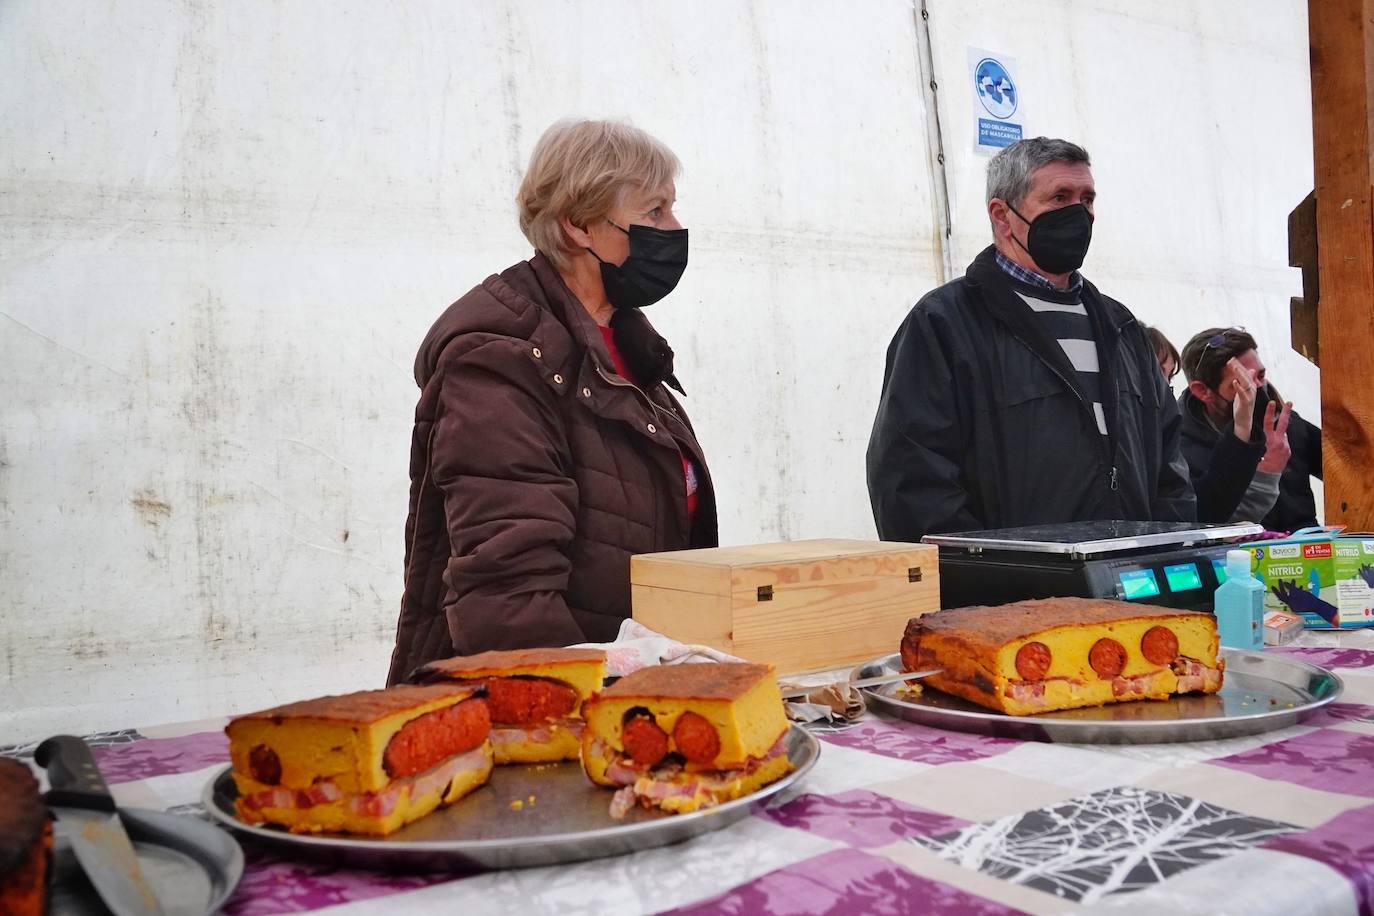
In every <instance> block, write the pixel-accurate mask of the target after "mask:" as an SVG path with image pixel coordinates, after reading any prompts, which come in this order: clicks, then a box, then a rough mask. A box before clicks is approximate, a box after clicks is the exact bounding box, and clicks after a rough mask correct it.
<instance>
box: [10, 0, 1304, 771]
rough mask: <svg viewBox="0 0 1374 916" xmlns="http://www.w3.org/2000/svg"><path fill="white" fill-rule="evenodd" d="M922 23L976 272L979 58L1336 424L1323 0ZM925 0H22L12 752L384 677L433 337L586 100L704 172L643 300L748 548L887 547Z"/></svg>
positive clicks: (1192, 285) (505, 240)
mask: <svg viewBox="0 0 1374 916" xmlns="http://www.w3.org/2000/svg"><path fill="white" fill-rule="evenodd" d="M927 5H928V8H929V11H930V28H931V35H932V50H933V55H934V61H935V73H934V74H933V75H934V76H935V77H936V79H937V82H938V84H939V85H940V87H941V88H940V91H939V93H938V95H939V97H940V105H941V117H942V125H943V129H944V130H943V136H944V143H945V150H946V160H947V164H948V183H949V190H950V194H951V199H952V203H953V226H954V235H953V251H952V259H953V263H954V264H955V265H957V269H958V270H962V268H963V266H964V265H965V264H966V263H967V262H968V260H970V259H971V257H972V256H973V255H974V254H975V253H976V252H977V250H978V249H980V248H981V247H982V246H983V244H985V239H986V238H987V230H986V218H985V217H984V216H983V211H982V205H981V201H982V168H983V165H984V163H985V161H986V160H985V158H983V157H981V156H978V155H976V154H974V153H973V152H972V140H971V133H970V131H971V129H972V127H971V118H970V117H969V114H968V112H969V111H970V105H971V102H970V97H969V95H968V94H967V93H968V92H969V91H970V90H969V89H968V88H967V86H966V83H967V79H966V78H965V76H964V69H965V67H966V64H965V47H966V46H967V45H969V44H976V45H979V46H982V47H988V48H994V49H997V50H1001V51H1004V52H1006V53H1008V54H1012V55H1015V56H1018V57H1019V59H1020V62H1021V66H1022V69H1023V75H1022V81H1023V83H1024V84H1025V88H1024V91H1025V92H1026V93H1027V94H1028V95H1031V96H1032V98H1033V105H1034V107H1033V108H1030V109H1028V112H1029V114H1030V115H1032V117H1031V118H1030V120H1029V121H1028V128H1029V129H1030V130H1031V131H1032V132H1033V133H1050V134H1059V135H1062V136H1067V137H1073V138H1077V139H1081V140H1082V141H1083V142H1085V144H1086V145H1087V146H1088V147H1089V149H1090V150H1091V152H1092V154H1093V156H1094V162H1095V173H1096V175H1097V178H1098V181H1099V185H1100V186H1101V190H1102V202H1101V207H1100V209H1099V223H1098V226H1097V230H1096V233H1097V235H1096V241H1095V244H1094V248H1093V252H1092V254H1091V255H1090V257H1089V261H1088V264H1087V267H1086V268H1085V270H1086V271H1087V272H1088V274H1089V275H1090V276H1091V277H1093V278H1094V279H1095V280H1096V281H1097V282H1098V283H1099V284H1100V285H1101V286H1102V288H1103V289H1104V290H1105V291H1107V292H1108V293H1110V294H1112V295H1115V296H1117V297H1118V298H1121V299H1122V300H1123V301H1125V302H1126V303H1127V304H1128V305H1131V306H1132V307H1133V308H1135V309H1136V310H1137V312H1138V313H1139V314H1140V315H1141V317H1142V318H1144V319H1146V320H1150V321H1153V322H1155V323H1158V324H1160V325H1161V326H1162V327H1163V328H1164V329H1165V330H1166V332H1167V333H1169V334H1170V335H1171V336H1172V337H1174V339H1175V340H1176V341H1177V342H1180V343H1181V342H1182V339H1184V338H1185V337H1186V336H1187V334H1188V333H1191V331H1192V330H1194V329H1195V327H1196V326H1198V325H1200V324H1201V323H1203V322H1209V323H1210V322H1214V323H1218V324H1231V323H1240V324H1245V325H1246V326H1248V327H1250V328H1251V329H1252V330H1255V331H1256V333H1257V335H1258V336H1259V337H1260V339H1261V341H1262V342H1263V343H1265V344H1266V347H1265V350H1264V354H1265V356H1266V358H1267V359H1268V360H1269V362H1270V364H1271V366H1273V367H1274V374H1275V378H1276V380H1278V381H1279V383H1280V384H1281V385H1282V387H1283V389H1284V391H1285V393H1286V394H1288V395H1289V396H1290V397H1292V398H1293V399H1294V400H1295V401H1297V402H1298V404H1299V407H1300V409H1302V410H1303V411H1304V412H1305V413H1307V414H1308V415H1309V416H1311V417H1312V418H1313V419H1316V401H1317V396H1316V392H1317V387H1316V380H1315V379H1316V376H1315V372H1314V371H1311V370H1309V369H1308V368H1307V367H1306V366H1305V364H1304V363H1303V362H1302V361H1301V360H1300V359H1298V358H1297V357H1296V356H1293V355H1290V354H1288V353H1287V352H1286V349H1287V348H1286V340H1287V333H1286V328H1287V318H1286V315H1287V297H1288V296H1289V295H1293V294H1296V293H1297V292H1298V287H1299V282H1298V277H1297V272H1296V271H1292V270H1289V269H1287V268H1286V267H1284V266H1283V265H1284V264H1285V262H1286V244H1285V241H1284V238H1285V237H1284V216H1285V214H1286V213H1287V211H1288V209H1289V208H1290V207H1291V206H1292V205H1293V204H1296V202H1297V201H1298V200H1299V199H1300V198H1301V197H1302V195H1303V194H1304V193H1305V192H1306V190H1307V189H1308V188H1309V187H1310V186H1311V164H1310V162H1311V156H1310V116H1309V111H1308V104H1307V85H1308V84H1307V61H1306V26H1305V19H1304V12H1303V9H1304V7H1303V4H1302V3H1300V2H1297V0H1288V2H1277V0H1274V2H1268V3H1239V2H1232V3H1215V4H1213V3H1206V4H1203V3H1173V4H1168V3H1164V4H1150V5H1148V9H1137V8H1138V7H1140V4H1137V3H1134V2H1130V0H1117V2H1099V3H1086V2H1058V3H1050V2H1043V0H1037V2H1025V3H1019V4H1011V5H1006V4H1003V5H994V4H992V3H985V2H981V0H979V2H969V0H960V2H954V0H939V2H935V0H930V2H928V4H927ZM1202 8H1205V9H1206V10H1207V12H1206V14H1205V15H1204V14H1203V13H1202V12H1200V10H1201V9H1202ZM918 11H919V5H917V7H916V8H913V6H912V4H911V3H909V2H905V0H886V2H872V3H867V4H863V5H858V6H856V5H853V4H842V3H821V2H811V3H798V2H769V0H754V2H734V0H715V2H698V3H692V4H673V5H669V4H657V3H639V2H597V3H590V2H588V3H575V2H539V0H524V2H517V0H502V2H484V3H468V4H453V3H439V2H434V3H419V2H410V3H402V4H390V5H387V6H384V7H383V6H378V5H376V4H371V3H362V2H355V0H336V2H330V3H301V2H289V3H288V2H273V3H269V2H262V3H229V2H221V0H213V2H208V3H181V2H170V0H168V2H153V0H146V2H138V3H127V4H105V5H96V4H61V5H58V4H49V3H42V2H40V0H15V2H9V3H5V4H3V5H0V47H4V48H5V49H6V53H5V54H4V55H0V391H4V392H5V396H4V397H3V398H0V744H3V743H5V742H6V741H8V740H15V741H18V740H26V739H32V738H37V737H41V736H42V735H43V734H44V733H50V732H52V731H55V730H59V729H66V730H73V731H83V730H92V729H96V728H104V727H113V726H119V725H128V724H147V723H155V722H162V721H171V720H177V719H187V718H196V717H201V716H206V715H213V714H220V713H226V712H231V711H241V710H245V709H249V708H253V707H257V706H261V705H264V704H267V703H273V702H278V701H282V700H287V699H292V698H297V697H300V696H306V695H311V694H318V693H324V692H330V691H341V690H347V689H354V688H357V687H360V686H366V685H370V684H378V683H380V681H381V679H382V677H383V675H384V672H385V668H386V663H387V658H388V654H389V651H390V645H391V638H392V633H393V629H394V625H395V619H396V612H397V607H398V602H399V595H400V586H401V558H402V552H403V548H404V545H403V543H402V527H403V523H404V516H405V507H406V496H407V488H408V481H407V477H406V465H407V454H408V447H409V435H410V418H411V415H412V412H413V408H414V403H415V397H416V394H417V392H416V389H415V385H414V381H413V379H412V378H411V369H410V366H411V361H412V359H413V355H414V351H415V347H416V345H417V344H418V342H419V340H420V338H421V337H422V336H423V334H424V332H425V330H426V329H427V328H428V326H429V324H430V322H431V321H432V320H433V319H434V318H435V317H436V316H437V315H438V313H439V312H440V311H441V310H442V309H443V307H444V306H445V305H446V304H447V303H448V302H450V301H452V300H453V299H454V298H456V297H457V296H458V295H460V294H461V293H463V292H464V291H466V290H467V289H468V288H470V287H471V286H472V285H473V284H474V283H476V282H478V281H479V280H480V279H481V278H483V277H484V276H486V275H487V274H489V273H492V272H494V271H497V270H500V269H503V268H504V267H506V266H508V265H509V264H511V263H513V262H514V261H516V260H519V259H521V258H523V257H526V256H528V245H527V244H526V243H525V241H524V239H523V237H522V236H521V235H520V233H519V231H518V228H517V227H516V225H515V219H514V207H513V204H512V198H513V196H514V193H515V189H516V187H517V184H518V181H519V176H520V173H521V171H522V169H523V166H524V164H525V161H526V160H527V158H528V155H529V152H530V149H531V148H532V146H533V144H534V142H535V140H536V139H537V138H538V136H539V134H540V133H541V132H542V130H543V129H544V128H545V127H546V126H547V125H548V124H549V123H550V122H552V121H554V120H556V119H558V118H560V117H565V116H569V115H587V116H607V117H626V118H629V119H631V120H632V121H633V122H634V123H636V124H638V125H639V126H641V127H644V128H645V129H647V130H649V131H651V132H652V133H654V134H656V135H658V136H659V137H661V138H662V139H664V140H665V141H666V142H667V143H668V144H669V145H670V146H672V147H673V148H674V149H675V150H676V151H677V153H678V154H679V156H680V157H681V159H682V161H683V163H684V166H685V170H684V173H683V175H682V177H681V178H680V180H679V184H678V191H679V198H680V201H681V205H680V211H681V213H682V216H683V218H684V222H685V223H686V224H687V225H689V226H690V227H691V230H692V262H691V267H690V269H689V270H688V272H687V274H686V277H685V278H684V280H683V282H682V284H681V286H680V288H679V290H678V291H677V292H675V293H674V294H673V295H672V296H671V297H670V298H669V299H668V300H666V301H665V302H663V303H662V304H660V305H657V306H655V307H654V308H653V310H652V318H653V320H654V321H655V322H656V323H657V325H658V326H659V328H660V330H661V331H662V332H663V333H664V334H665V336H667V337H668V339H669V340H670V341H671V342H672V343H673V345H674V347H675V349H676V350H677V359H678V367H679V374H680V375H681V377H682V379H683V382H684V384H685V385H686V387H687V390H688V393H689V398H688V400H687V405H688V409H689V410H690V412H691V415H692V418H693V420H694V422H695V424H696V426H697V428H698V432H699V433H700V438H701V440H702V442H703V444H704V446H705V448H706V450H707V455H708V457H709V459H710V462H711V466H712V471H713V473H714V476H715V478H716V483H717V486H718V487H719V489H720V492H721V503H722V506H721V533H722V539H723V541H724V542H726V543H741V542H748V541H762V540H778V539H785V538H798V537H817V536H857V537H870V536H872V534H873V525H872V520H871V517H870V515H869V510H868V504H867V494H866V488H865V484H864V477H863V454H864V450H865V447H866V444H867V438H868V432H869V427H870V424H871V422H872V414H873V408H874V405H875V403H876V399H877V393H878V387H879V384H880V382H881V376H882V360H883V353H884V350H885V348H886V345H887V342H888V340H889V338H890V336H891V334H892V332H893V330H894V329H895V328H896V325H897V324H898V323H899V322H900V320H901V318H902V316H903V315H904V314H905V313H906V311H907V310H908V309H909V308H910V306H911V305H912V303H914V301H915V300H916V298H917V297H918V296H919V295H920V294H921V293H922V292H924V291H925V290H927V289H929V288H930V287H932V286H934V285H935V284H936V283H938V282H939V280H940V278H941V275H942V269H943V268H942V266H941V265H942V261H943V253H942V251H941V248H940V241H941V239H940V236H941V232H942V229H941V225H942V223H943V215H942V212H941V208H940V207H939V206H938V205H937V203H936V200H937V199H938V198H937V197H936V196H935V194H934V193H933V192H934V189H935V188H936V187H937V186H938V182H939V181H940V179H941V176H940V172H939V169H938V168H936V167H935V164H934V162H933V161H932V159H931V157H930V155H929V152H928V142H927V139H928V134H927V126H928V121H927V112H926V105H925V101H924V96H923V84H924V82H925V80H926V79H927V78H928V76H929V74H923V73H922V71H921V67H920V63H919V55H918V48H919V38H918V30H917V23H918V21H919V20H918ZM1239 16H1243V17H1244V20H1243V21H1239V22H1232V21H1230V18H1229V17H1239Z"/></svg>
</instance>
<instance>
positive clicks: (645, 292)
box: [587, 220, 687, 309]
mask: <svg viewBox="0 0 1374 916" xmlns="http://www.w3.org/2000/svg"><path fill="white" fill-rule="evenodd" d="M606 222H608V223H611V225H612V226H615V227H616V228H617V229H619V230H620V231H621V232H623V233H625V234H626V235H628V236H629V237H630V256H629V257H628V258H626V259H625V263H623V264H619V265H617V264H612V263H610V262H609V261H602V260H601V255H599V254H597V253H596V252H595V251H592V249H590V248H588V249H587V250H588V251H591V252H592V257H594V258H596V259H597V260H598V261H601V282H602V283H603V284H604V285H605V287H606V299H607V300H608V301H609V302H610V303H611V305H613V306H615V307H616V308H618V309H639V308H644V306H646V305H653V304H654V303H655V302H657V301H658V300H660V299H662V298H663V297H664V296H666V295H668V294H669V293H671V292H672V291H673V287H675V286H677V281H678V280H680V279H682V272H683V271H685V270H686V269H687V230H686V229H655V228H654V227H653V226H637V225H634V224H631V226H630V228H629V229H626V228H624V227H623V226H617V225H616V224H615V223H614V222H611V220H606Z"/></svg>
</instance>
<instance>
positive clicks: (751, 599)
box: [630, 539, 940, 674]
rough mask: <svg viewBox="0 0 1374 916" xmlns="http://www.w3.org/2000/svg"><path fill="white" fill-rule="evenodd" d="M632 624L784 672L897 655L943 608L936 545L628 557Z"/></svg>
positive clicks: (792, 546) (830, 544)
mask: <svg viewBox="0 0 1374 916" xmlns="http://www.w3.org/2000/svg"><path fill="white" fill-rule="evenodd" d="M630 583H631V592H632V598H633V603H634V612H633V613H634V619H635V620H637V621H639V622H640V623H642V624H644V625H645V626H646V627H649V628H650V629H653V630H656V631H658V632H659V633H662V634H664V635H665V636H671V637H672V638H673V639H676V640H678V641H680V642H686V643H701V644H704V645H708V646H712V647H714V648H717V649H722V650H724V651H726V652H729V653H730V654H732V655H738V656H740V657H741V658H745V659H748V660H750V661H759V662H772V663H773V664H774V665H776V666H777V670H778V673H779V674H795V673H800V672H804V671H818V670H823V669H827V668H838V667H840V666H842V665H849V664H853V663H856V662H863V661H867V660H869V659H872V658H877V657H878V656H880V655H887V654H888V653H891V652H896V651H897V650H898V648H899V646H900V645H901V640H902V632H903V630H904V629H905V627H906V622H907V621H908V620H910V619H911V618H912V617H916V616H918V615H920V614H924V613H926V612H927V611H934V610H938V609H939V607H940V573H939V554H938V551H937V548H935V547H932V546H930V545H928V544H903V543H896V542H883V541H856V540H842V539H827V540H815V541H791V542H789V543H785V544H755V545H750V546H745V547H715V548H710V549H707V550H680V551H674V552H671V553H649V554H641V555H639V556H636V557H631V558H630Z"/></svg>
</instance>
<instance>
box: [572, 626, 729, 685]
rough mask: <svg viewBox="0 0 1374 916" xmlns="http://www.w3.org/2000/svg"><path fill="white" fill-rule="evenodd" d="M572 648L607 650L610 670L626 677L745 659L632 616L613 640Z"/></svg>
mask: <svg viewBox="0 0 1374 916" xmlns="http://www.w3.org/2000/svg"><path fill="white" fill-rule="evenodd" d="M572 648H575V649H604V650H606V673H607V674H609V675H611V676H612V677H624V676H625V675H627V674H629V673H630V672H631V671H638V670H639V669H640V668H647V667H648V666H650V665H682V664H690V663H693V662H740V661H744V659H742V658H736V657H735V656H733V655H729V654H727V653H725V652H722V651H720V650H719V649H712V648H711V647H710V646H698V645H691V644H688V643H682V642H678V641H677V640H676V639H670V638H668V637H667V636H664V635H663V634H662V633H656V632H654V631H653V630H651V629H649V628H648V627H646V626H644V625H643V624H640V623H636V622H635V621H634V620H632V619H630V618H628V617H627V618H625V619H624V620H622V621H621V622H620V632H619V633H617V634H616V635H615V640H614V641H613V642H587V643H579V644H578V645H576V646H573V647H572Z"/></svg>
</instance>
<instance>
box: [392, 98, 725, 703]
mask: <svg viewBox="0 0 1374 916" xmlns="http://www.w3.org/2000/svg"><path fill="white" fill-rule="evenodd" d="M678 168H679V166H678V160H677V157H676V156H674V155H673V153H672V151H670V150H669V149H668V148H667V147H666V146H664V145H663V144H662V143H661V142H659V141H658V140H656V139H655V138H653V137H651V136H649V135H648V134H646V133H644V132H643V131H641V130H638V129H636V128H634V127H631V126H629V125H628V124H622V123H617V122H612V121H565V122H560V123H558V124H555V125H553V126H552V127H550V128H549V129H548V131H546V132H545V133H544V135H543V137H541V138H540V140H539V142H538V143H537V144H536V145H535V148H534V153H533V155H532V156H531V157H530V164H529V168H528V170H527V171H526V172H525V176H524V180H523V182H522V183H521V185H520V191H519V194H518V195H517V198H516V203H517V206H518V210H519V220H520V229H521V231H522V232H524V234H525V237H526V238H527V239H529V241H530V244H531V245H533V246H534V249H535V254H534V257H532V258H530V259H529V260H528V261H521V262H519V263H518V264H516V265H515V266H513V267H510V268H508V269H507V270H505V271H504V272H503V273H501V274H499V275H494V276H491V277H488V278H487V279H486V280H484V281H482V282H481V283H480V284H478V285H477V286H476V287H475V288H473V289H472V290H471V291H470V292H468V293H467V294H466V295H464V296H463V297H462V298H461V299H459V300H458V301H457V302H455V303H454V304H453V305H451V306H449V308H448V309H447V311H445V312H444V313H443V314H442V315H440V316H439V319H438V320H437V321H436V322H435V323H434V326H433V327H432V328H430V330H429V334H428V335H427V336H426V337H425V340H424V343H423V344H421V346H420V352H419V354H418V355H417V357H416V359H415V380H416V382H417V383H418V384H419V386H420V402H419V405H418V407H417V408H416V411H415V429H414V433H413V435H412V437H411V457H410V478H411V489H410V516H409V518H408V520H407V522H406V560H405V562H406V574H405V591H404V594H403V596H402V599H401V613H400V621H399V623H398V625H397V631H396V648H395V651H394V652H393V654H392V659H391V671H390V674H389V675H388V678H387V682H388V683H389V684H394V683H396V682H398V681H400V680H403V679H404V678H405V677H406V676H407V675H408V674H409V673H410V672H411V671H412V670H413V669H415V668H416V667H418V666H419V665H422V664H424V663H425V662H428V661H431V660H433V659H436V658H444V657H447V656H450V655H454V654H472V653H476V652H481V651H483V650H487V649H515V648H526V647H540V646H564V645H568V644H571V643H580V642H606V641H610V640H612V639H614V638H615V635H616V632H617V631H618V629H619V627H620V623H621V621H622V620H623V619H624V618H626V617H628V616H629V614H630V556H631V555H632V554H636V553H647V552H651V551H663V550H681V549H685V548H690V547H713V546H715V545H716V531H717V529H716V506H715V497H714V494H713V491H712V488H711V478H710V475H709V474H708V473H707V469H706V459H705V457H704V456H703V454H702V449H701V446H700V444H699V443H698V442H697V439H696V435H695V434H694V433H693V431H692V426H691V424H690V423H689V422H688V420H687V414H686V412H685V411H684V410H683V409H682V406H681V404H679V403H678V401H677V399H676V398H674V397H673V395H672V393H671V392H670V391H669V390H668V389H669V388H670V387H671V388H675V389H677V390H678V391H679V392H681V390H682V388H681V386H680V385H679V384H678V381H677V378H676V377H675V376H674V374H673V351H672V349H670V348H669V346H668V344H667V343H666V342H665V341H664V340H663V338H662V337H660V336H659V335H658V333H657V332H656V331H654V329H653V326H652V325H650V324H649V321H648V319H646V318H645V317H644V314H643V312H642V311H641V309H642V308H644V307H645V306H648V305H652V304H653V303H655V302H657V301H658V300H659V299H661V298H663V297H664V296H666V295H667V294H668V293H669V292H671V291H672V289H673V287H674V286H676V284H677V282H678V279H679V278H680V277H681V276H682V273H683V271H684V270H685V269H686V267H687V230H686V229H684V228H682V226H681V224H679V223H678V220H677V217H676V216H674V215H673V204H674V201H675V198H676V189H675V186H674V179H675V177H676V175H677V172H678Z"/></svg>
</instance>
